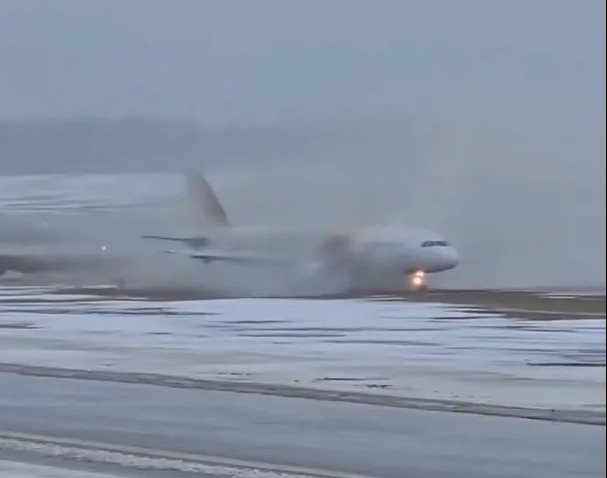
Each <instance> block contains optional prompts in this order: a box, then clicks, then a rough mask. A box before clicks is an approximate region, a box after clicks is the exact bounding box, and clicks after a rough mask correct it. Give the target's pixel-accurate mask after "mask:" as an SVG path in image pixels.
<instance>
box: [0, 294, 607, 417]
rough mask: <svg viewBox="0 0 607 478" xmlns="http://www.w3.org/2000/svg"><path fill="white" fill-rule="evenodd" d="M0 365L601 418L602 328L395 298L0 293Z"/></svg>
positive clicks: (598, 324)
mask: <svg viewBox="0 0 607 478" xmlns="http://www.w3.org/2000/svg"><path fill="white" fill-rule="evenodd" d="M0 362H3V363H18V364H27V365H39V366H50V367H66V368H78V369H91V370H111V371H129V372H151V373H160V374H169V375H179V376H186V377H193V378H204V379H217V380H224V381H225V380H233V381H250V382H256V383H271V384H284V385H296V386H300V387H301V386H305V387H312V388H321V389H331V390H348V391H358V392H368V393H381V394H388V395H397V396H406V397H416V398H432V399H449V400H463V401H469V402H475V403H484V404H495V405H507V406H527V407H540V408H558V409H568V410H574V409H575V410H580V409H585V410H594V411H603V412H604V410H605V365H604V364H605V320H604V319H600V320H559V321H537V322H536V321H530V320H516V319H511V318H506V317H501V316H500V315H498V314H491V313H487V312H484V311H480V310H474V309H471V308H470V307H461V306H450V305H446V304H438V303H407V302H403V301H401V300H396V299H392V300H390V299H380V298H377V299H356V300H294V299H284V300H280V299H230V300H190V301H167V302H153V303H151V302H146V301H141V300H132V299H131V300H128V299H108V298H102V297H94V296H66V295H55V294H51V293H50V291H48V290H45V289H42V288H40V289H36V288H20V287H3V288H2V290H1V291H0Z"/></svg>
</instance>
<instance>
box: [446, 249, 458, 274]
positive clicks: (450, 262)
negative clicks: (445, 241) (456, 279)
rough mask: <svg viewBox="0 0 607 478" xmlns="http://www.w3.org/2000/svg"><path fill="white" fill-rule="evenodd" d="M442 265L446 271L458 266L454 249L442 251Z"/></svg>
mask: <svg viewBox="0 0 607 478" xmlns="http://www.w3.org/2000/svg"><path fill="white" fill-rule="evenodd" d="M444 253H445V254H444V258H443V260H444V263H445V267H446V268H447V269H453V268H454V267H455V266H457V265H458V264H459V255H458V253H457V251H456V250H455V248H452V247H451V248H449V249H448V250H445V251H444Z"/></svg>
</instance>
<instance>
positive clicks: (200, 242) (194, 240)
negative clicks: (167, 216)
mask: <svg viewBox="0 0 607 478" xmlns="http://www.w3.org/2000/svg"><path fill="white" fill-rule="evenodd" d="M141 238H142V239H154V240H157V241H173V242H181V243H183V244H187V245H188V246H190V247H192V248H194V249H198V248H201V247H206V246H208V244H209V240H208V239H207V238H206V237H170V236H141Z"/></svg>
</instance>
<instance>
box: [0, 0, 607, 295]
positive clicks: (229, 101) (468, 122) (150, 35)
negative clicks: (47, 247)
mask: <svg viewBox="0 0 607 478" xmlns="http://www.w3.org/2000/svg"><path fill="white" fill-rule="evenodd" d="M39 5H40V4H36V3H35V2H22V3H18V2H7V1H2V0H0V8H2V9H3V10H2V12H3V14H2V15H0V40H2V41H0V54H1V55H2V58H3V59H6V62H5V65H6V68H5V70H4V73H5V74H4V75H3V78H2V79H0V86H1V87H0V103H1V104H2V105H3V108H2V111H1V113H0V114H1V116H2V117H3V119H4V120H5V121H6V122H8V124H12V123H14V122H15V121H17V120H18V121H22V120H27V121H36V120H38V119H39V118H47V120H46V121H50V122H51V123H53V122H58V121H59V122H62V123H61V124H62V125H63V127H62V128H60V130H61V131H60V135H61V137H62V138H63V139H62V140H61V141H56V140H55V139H54V137H53V136H52V135H51V136H49V135H48V132H45V133H44V135H45V136H44V137H45V142H42V141H37V139H36V136H35V135H34V136H30V135H29V133H28V135H26V136H20V137H19V138H17V139H15V138H16V136H15V135H16V133H14V132H13V133H11V131H13V129H11V128H8V129H6V130H5V131H8V133H4V134H5V135H8V136H2V137H0V140H1V139H2V138H4V141H0V153H1V155H0V165H2V164H3V163H4V165H9V166H11V167H10V168H6V167H5V168H4V170H6V171H8V172H27V173H30V174H36V173H56V172H62V173H67V172H70V171H73V172H78V173H80V172H83V171H86V172H88V171H103V172H109V173H120V172H127V171H128V172H130V173H139V172H141V173H145V172H150V171H159V170H162V171H173V172H174V173H175V174H179V173H180V172H182V171H183V170H185V169H186V168H187V167H190V166H193V165H197V166H199V167H200V168H201V169H203V170H204V171H205V172H206V173H208V176H209V179H210V180H211V182H212V183H213V185H214V186H216V189H217V192H218V194H219V196H220V198H221V199H222V200H223V201H224V205H225V207H226V209H227V210H228V212H229V214H230V216H231V219H232V221H233V222H234V223H237V224H243V225H247V224H248V225H253V224H267V225H284V226H293V227H303V228H305V229H331V228H333V229H335V228H351V227H357V226H366V225H395V224H396V225H405V226H420V227H426V228H429V229H432V230H434V231H436V232H438V233H441V234H443V235H445V236H446V237H447V238H448V239H449V240H450V241H451V242H453V243H454V245H455V246H456V247H457V248H458V250H459V251H460V253H461V264H460V266H458V267H457V268H456V269H455V270H453V271H450V272H447V273H444V274H439V275H437V277H436V278H433V279H432V284H433V285H437V286H449V287H556V286H571V287H586V286H599V287H604V286H605V154H606V151H605V126H606V125H605V42H604V37H605V3H604V2H600V1H598V0H597V1H587V2H583V3H581V2H580V3H579V4H578V3H576V2H568V1H557V0H552V1H543V0H535V1H529V2H510V3H498V2H486V1H482V2H480V1H473V0H469V1H463V0H462V1H461V2H458V7H457V8H453V7H452V5H453V3H452V2H445V1H439V0H435V1H425V2H417V3H416V2H410V3H407V5H404V4H402V3H401V2H390V1H384V2H373V3H371V2H356V1H354V0H352V1H349V2H347V3H344V2H338V1H335V2H331V3H330V4H327V3H322V4H321V3H320V2H318V3H315V2H307V3H306V4H305V6H303V5H298V6H295V5H294V4H289V6H286V4H285V3H284V2H279V3H275V2H271V1H264V2H261V1H260V2H258V3H257V4H256V5H257V6H256V7H252V6H251V5H250V4H247V3H240V2H232V3H231V5H230V6H229V7H227V6H225V7H224V6H223V5H220V4H218V3H216V4H211V3H203V2H188V1H184V2H181V3H180V5H179V7H177V6H174V5H171V6H167V5H166V4H164V3H163V2H152V1H151V2H149V8H148V9H147V10H146V11H143V10H141V9H140V7H139V5H140V4H139V3H137V2H129V1H128V0H125V1H124V2H113V1H106V2H98V3H95V4H94V5H93V4H84V3H81V2H75V1H70V0H61V1H57V2H56V3H55V4H54V5H55V6H53V7H50V6H47V7H45V8H41V7H40V6H39ZM210 5H213V6H210ZM66 25H72V26H73V27H74V28H65V26H66ZM24 32H27V33H24ZM49 32H51V33H52V32H54V34H53V35H51V36H49V35H48V33H49ZM108 38H111V39H112V41H106V40H107V39H108ZM43 58H44V59H45V60H44V61H42V59H43ZM132 115H134V116H137V117H139V118H149V119H150V120H151V121H156V123H154V128H155V129H153V130H149V131H148V132H147V133H146V134H145V135H143V136H141V135H139V136H137V135H136V134H134V133H133V132H132V130H131V133H129V129H128V128H126V129H121V128H118V129H114V130H113V133H112V134H111V135H105V136H104V135H103V134H101V135H100V134H97V133H96V134H92V135H88V136H87V135H83V134H82V124H79V126H78V127H73V126H71V127H69V126H68V127H66V126H65V124H66V123H65V122H66V120H65V118H81V117H85V118H105V119H104V120H103V121H109V122H110V123H111V121H113V120H112V118H122V117H124V116H132ZM49 118H50V119H49ZM53 118H55V119H53ZM57 118H61V119H57ZM108 118H109V119H108ZM158 118H160V119H161V120H158ZM121 121H122V120H121ZM180 121H184V123H180ZM163 122H165V123H163ZM171 122H174V123H171ZM68 123H69V121H68ZM76 123H77V124H78V122H76ZM127 124H131V126H132V123H128V122H127ZM163 124H165V126H166V127H164V126H162V125H163ZM175 124H177V125H182V126H178V127H176V126H175ZM70 128H73V129H70ZM163 128H164V130H163ZM179 128H184V129H183V130H182V129H179ZM150 131H151V132H150ZM156 131H165V132H166V134H162V133H156ZM184 131H186V132H187V135H186V139H185V140H182V141H180V140H179V138H182V139H183V138H184V136H183V135H184V134H185V133H183V132H184ZM20 134H21V133H20ZM40 134H41V133H40ZM87 134H88V133H87ZM9 136H10V137H9ZM24 137H25V138H26V140H23V138H24ZM65 138H68V139H67V140H66V139H65ZM70 138H71V139H74V138H77V139H78V141H76V144H77V147H73V148H72V146H69V147H66V144H67V145H70V144H72V143H70V141H71V139H70ZM83 138H88V139H86V140H84V139H83ZM142 138H143V139H142ZM163 138H164V139H163ZM9 140H10V141H9ZM117 143H120V148H118V149H119V152H118V153H117V152H116V151H117V147H116V145H117ZM185 143H187V144H185ZM9 144H10V145H11V146H10V147H9V146H7V145H9ZM32 144H34V145H35V144H38V145H39V146H40V147H38V148H33V149H32V148H31V147H30V146H31V145H32ZM43 144H44V146H41V145H43ZM152 144H153V145H155V146H153V147H152V146H150V145H152ZM24 145H27V148H29V149H27V148H26V149H27V151H28V153H27V154H28V155H27V158H28V163H27V168H26V169H23V167H24V164H25V163H24V162H19V161H20V160H19V159H18V158H22V157H25V156H23V155H22V152H23V151H25V149H24V148H25V146H24ZM57 145H59V146H60V147H59V146H57ZM70 148H71V149H70ZM150 148H152V149H154V151H152V152H150ZM32 151H33V153H32ZM70 151H72V152H70ZM20 155H21V156H20ZM152 156H153V158H152ZM38 158H40V163H38V162H37V161H38ZM76 158H77V159H76ZM84 158H86V167H81V166H82V164H83V161H84ZM197 158H199V159H197ZM19 168H21V169H19ZM9 169H10V171H9ZM121 181H122V183H121ZM146 181H147V182H146ZM114 183H116V184H118V183H120V184H125V185H126V186H125V187H124V192H125V194H127V193H129V194H130V193H133V194H135V190H136V189H137V188H143V190H144V193H142V194H144V195H147V196H146V201H147V204H148V205H149V204H150V203H153V204H154V207H153V208H151V206H150V208H151V209H149V208H148V210H146V212H145V213H144V212H142V211H139V210H137V211H133V210H131V209H129V210H126V209H125V210H123V211H119V212H117V211H113V212H112V214H109V213H107V214H106V213H103V214H101V213H100V212H99V211H96V212H95V214H96V216H95V218H96V219H94V220H90V221H89V222H88V223H87V226H86V227H83V226H82V223H79V222H78V221H82V218H64V219H62V221H63V222H62V225H61V229H62V230H67V229H70V230H71V229H77V230H79V231H80V232H83V231H84V232H85V233H86V234H88V235H89V237H91V238H94V239H95V241H89V242H90V243H91V244H93V242H94V244H95V247H97V245H98V243H99V242H100V239H101V238H103V241H105V242H107V241H113V245H112V248H113V249H114V248H115V249H117V250H122V251H123V253H126V254H130V255H131V256H132V257H135V253H138V254H139V253H140V252H141V250H142V251H145V254H144V255H142V256H141V257H140V258H138V259H137V267H129V268H128V269H129V270H128V272H129V275H130V276H131V279H132V280H136V279H137V280H142V281H144V282H146V281H147V282H151V281H158V282H170V283H183V284H191V283H199V282H200V280H201V277H202V276H205V277H206V279H205V284H207V285H208V286H209V287H213V286H214V285H215V284H217V283H221V282H222V281H223V284H224V285H226V284H227V285H229V284H230V283H232V282H235V281H236V280H237V279H238V281H239V283H240V285H241V286H242V287H247V286H248V285H251V284H252V283H254V285H255V287H254V289H255V288H257V289H258V290H262V289H263V290H273V289H276V288H277V287H278V285H280V284H282V283H283V282H285V281H284V277H282V276H280V277H279V276H276V275H272V274H270V273H267V274H264V275H263V276H260V275H255V276H253V275H252V274H251V275H250V274H249V273H248V272H242V271H240V272H239V271H235V270H234V269H233V268H228V267H223V268H213V269H212V270H211V271H210V272H202V271H201V267H200V264H198V263H189V262H188V263H187V264H186V262H184V261H183V260H180V258H174V257H166V256H161V257H159V255H158V254H155V252H154V251H155V250H157V249H158V246H157V245H147V244H146V245H141V241H139V240H138V239H137V238H138V236H139V235H140V233H142V234H147V233H154V232H158V233H165V232H186V231H187V232H192V227H193V226H192V223H191V222H188V221H190V220H191V219H190V218H189V217H188V216H187V213H186V212H184V207H185V205H184V203H183V201H182V199H181V198H180V197H179V194H180V193H181V189H180V188H181V187H182V184H181V179H180V178H179V177H178V176H171V177H168V176H167V177H165V176H163V177H160V178H155V179H154V181H153V182H149V179H145V178H143V177H142V178H140V177H139V176H138V175H137V174H134V175H133V176H130V179H124V178H123V179H108V184H113V185H114ZM151 184H153V186H151ZM73 191H74V189H72V192H73ZM104 191H105V194H110V193H109V189H108V188H107V187H106V189H103V188H100V189H99V192H98V195H99V197H102V196H103V194H104ZM129 200H130V199H129ZM125 201H126V202H128V201H127V200H126V199H125ZM13 229H14V228H13ZM7 237H8V236H7ZM10 237H13V238H16V237H17V238H18V237H20V236H19V233H17V232H14V230H13V232H11V234H10ZM97 239H99V240H97ZM154 248H155V249H154ZM148 251H149V255H148V254H147V252H148ZM205 274H206V275H205ZM266 276H267V277H266Z"/></svg>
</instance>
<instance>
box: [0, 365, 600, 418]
mask: <svg viewBox="0 0 607 478" xmlns="http://www.w3.org/2000/svg"><path fill="white" fill-rule="evenodd" d="M0 373H10V374H14V375H22V376H31V377H49V378H62V379H72V380H89V381H98V382H115V383H126V384H134V385H150V386H158V387H168V388H180V389H190V390H205V391H212V392H230V393H249V394H256V395H267V396H275V397H283V398H299V399H310V400H317V401H328V402H346V403H355V404H362V405H375V406H383V407H391V408H406V409H411V410H420V411H429V412H451V413H467V414H471V415H485V416H494V417H503V418H519V419H529V420H541V421H550V422H564V423H576V424H581V425H594V426H605V425H606V417H605V413H604V412H603V413H601V412H595V411H590V410H558V409H548V408H531V407H515V406H508V405H491V404H483V403H474V402H464V401H456V400H440V399H432V398H419V397H402V396H396V395H380V394H369V393H360V392H348V391H338V390H327V389H320V388H319V389H317V388H305V387H295V386H292V385H281V384H272V383H258V382H229V381H220V380H207V379H197V378H189V377H179V376H171V375H161V374H152V373H139V372H114V371H106V370H84V369H68V368H56V367H43V366H33V365H22V364H11V363H0Z"/></svg>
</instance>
